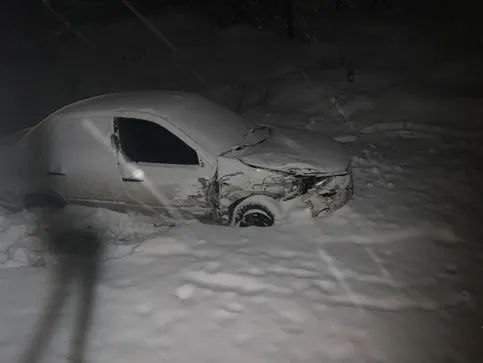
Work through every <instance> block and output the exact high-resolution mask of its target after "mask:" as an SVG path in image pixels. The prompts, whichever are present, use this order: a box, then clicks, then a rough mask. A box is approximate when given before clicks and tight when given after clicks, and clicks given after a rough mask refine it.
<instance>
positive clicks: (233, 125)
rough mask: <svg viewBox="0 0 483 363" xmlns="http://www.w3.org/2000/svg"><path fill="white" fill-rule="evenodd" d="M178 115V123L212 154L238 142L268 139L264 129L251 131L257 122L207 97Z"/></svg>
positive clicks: (185, 108) (254, 142)
mask: <svg viewBox="0 0 483 363" xmlns="http://www.w3.org/2000/svg"><path fill="white" fill-rule="evenodd" d="M180 111H181V112H179V114H178V123H179V124H181V123H183V124H185V125H184V126H185V129H186V130H187V131H188V134H189V136H190V137H192V138H193V139H194V140H195V141H196V142H197V143H199V144H200V146H201V147H203V148H204V149H206V151H208V152H210V153H211V154H212V155H220V154H221V153H223V152H224V151H226V150H228V149H231V148H233V147H235V146H238V145H246V144H256V143H258V142H261V141H263V140H264V139H266V138H267V136H268V135H267V132H266V131H265V132H264V131H263V130H254V129H256V128H257V125H256V124H254V123H252V122H251V121H249V120H247V119H245V118H243V117H242V116H240V115H238V114H237V113H235V112H233V111H231V110H229V109H227V108H224V107H222V106H219V105H217V104H215V103H213V102H210V101H207V100H206V99H201V100H196V101H194V102H193V104H192V105H191V107H184V108H183V110H180Z"/></svg>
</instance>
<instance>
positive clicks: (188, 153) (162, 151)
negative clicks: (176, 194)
mask: <svg viewBox="0 0 483 363" xmlns="http://www.w3.org/2000/svg"><path fill="white" fill-rule="evenodd" d="M115 121H116V123H117V129H118V132H119V141H120V144H121V150H122V152H123V153H124V154H125V155H126V156H127V157H128V158H129V159H130V160H131V161H133V162H145V163H157V164H177V165H198V164H199V160H198V155H197V154H196V151H194V150H193V149H192V148H191V147H189V146H188V145H186V143H185V142H184V141H182V140H181V139H180V138H179V137H177V136H176V135H174V134H172V133H171V132H170V131H168V130H166V129H165V128H164V127H161V126H160V125H158V124H156V123H154V122H151V121H146V120H140V119H134V118H124V117H119V118H116V120H115Z"/></svg>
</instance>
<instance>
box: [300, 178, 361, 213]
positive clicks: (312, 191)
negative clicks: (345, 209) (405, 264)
mask: <svg viewBox="0 0 483 363" xmlns="http://www.w3.org/2000/svg"><path fill="white" fill-rule="evenodd" d="M301 188H302V192H303V193H302V195H301V199H302V201H303V202H304V203H305V204H307V205H308V206H309V207H310V209H311V210H312V215H313V216H314V217H315V216H318V215H319V214H321V213H323V212H330V211H332V210H335V209H338V208H340V207H342V206H343V205H344V204H346V203H347V201H348V200H349V199H350V197H351V196H352V189H353V188H352V175H351V173H350V172H347V173H346V174H343V175H335V176H328V177H316V176H310V177H305V178H304V179H303V180H302V182H301Z"/></svg>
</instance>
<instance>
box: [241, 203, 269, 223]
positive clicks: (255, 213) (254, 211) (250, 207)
mask: <svg viewBox="0 0 483 363" xmlns="http://www.w3.org/2000/svg"><path fill="white" fill-rule="evenodd" d="M233 222H234V223H233V224H234V225H235V226H237V227H252V226H253V227H271V226H273V224H274V223H275V217H274V215H273V213H272V212H271V211H270V210H269V209H268V208H267V207H265V206H264V205H261V204H256V203H254V204H246V205H244V206H243V207H241V208H240V209H238V210H237V212H236V214H235V216H234V221H233Z"/></svg>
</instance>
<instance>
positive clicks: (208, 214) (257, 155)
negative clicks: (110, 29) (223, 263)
mask: <svg viewBox="0 0 483 363" xmlns="http://www.w3.org/2000/svg"><path fill="white" fill-rule="evenodd" d="M1 145H2V146H1V148H2V149H1V155H0V157H1V161H0V164H1V165H0V167H1V168H2V169H1V170H2V172H3V174H4V175H3V177H2V178H1V181H0V200H1V201H2V204H3V205H4V206H6V207H10V208H14V209H23V208H33V207H45V206H49V207H64V206H66V205H69V204H72V205H86V206H94V207H104V208H110V209H121V210H124V211H125V210H131V209H133V210H139V211H141V212H143V213H145V212H146V213H157V214H159V215H167V216H170V217H172V218H174V219H180V218H181V219H184V218H189V219H192V218H196V219H199V220H207V218H208V219H209V220H210V221H214V222H217V223H219V224H222V225H232V226H241V227H245V226H271V225H273V224H274V223H276V222H277V221H283V220H284V218H285V217H286V216H287V213H288V210H289V209H290V208H287V205H288V206H290V205H297V203H298V205H300V203H302V205H304V206H306V207H307V208H308V209H309V210H310V211H311V214H312V216H318V215H320V214H322V213H324V212H330V211H333V210H335V209H337V208H339V207H341V206H343V205H344V204H345V203H346V202H347V201H348V200H349V199H350V197H351V196H352V194H353V192H352V189H353V188H352V174H351V166H350V157H349V155H348V154H347V153H346V152H345V150H344V148H343V147H342V145H340V144H339V143H337V142H336V141H334V140H332V139H330V138H328V137H325V136H321V135H320V134H314V133H311V132H308V131H305V130H297V129H294V130H290V129H283V128H279V127H276V126H269V125H266V124H254V123H252V122H251V121H249V120H247V119H245V118H243V117H242V116H240V115H238V114H237V113H235V112H233V111H231V110H229V109H227V108H224V107H222V106H220V105H218V104H216V103H214V102H212V101H209V100H208V99H206V98H204V97H202V96H200V95H197V94H194V93H188V92H178V91H176V92H174V91H136V92H121V93H111V94H105V95H100V96H96V97H91V98H88V99H84V100H81V101H79V102H76V103H73V104H71V105H68V106H66V107H64V108H61V109H60V110H58V111H56V112H54V113H53V114H51V115H50V116H48V117H47V118H45V119H44V120H43V121H41V122H40V123H38V124H37V125H36V126H34V127H31V128H28V129H25V130H21V131H19V132H17V133H15V134H12V135H8V136H6V137H4V138H3V139H2V141H1Z"/></svg>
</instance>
